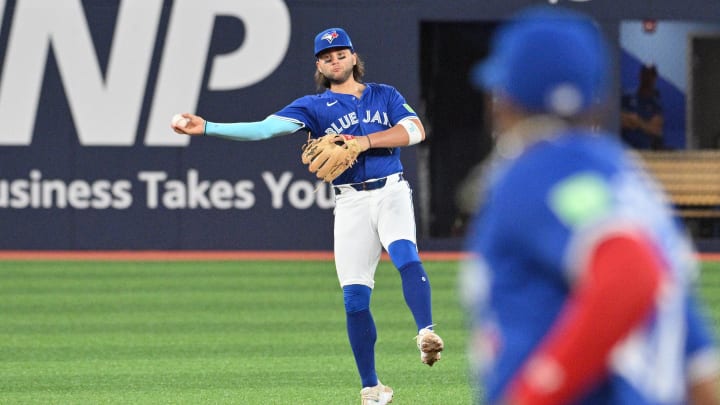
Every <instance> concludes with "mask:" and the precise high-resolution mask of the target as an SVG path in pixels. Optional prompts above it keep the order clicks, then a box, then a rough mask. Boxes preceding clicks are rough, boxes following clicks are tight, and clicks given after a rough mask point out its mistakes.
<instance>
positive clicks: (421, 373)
mask: <svg viewBox="0 0 720 405" xmlns="http://www.w3.org/2000/svg"><path fill="white" fill-rule="evenodd" d="M427 267H428V272H429V273H430V277H431V282H432V283H433V288H434V290H433V301H434V304H435V318H436V321H437V323H438V326H437V329H438V331H439V332H441V333H442V336H443V338H444V339H445V341H446V343H447V348H446V351H445V353H444V354H445V355H444V358H443V360H442V361H441V362H440V363H438V364H437V365H435V366H434V367H432V368H429V367H427V366H425V365H423V364H422V363H420V359H419V353H418V351H417V348H416V347H415V341H414V336H415V332H416V330H415V326H414V322H413V321H412V317H411V315H410V312H409V311H408V310H407V308H406V307H405V304H404V301H403V298H402V291H401V287H400V280H399V277H398V276H397V274H396V271H395V270H394V269H393V268H392V266H391V265H390V264H389V263H382V264H381V266H380V268H379V269H378V274H377V285H376V289H375V294H374V296H373V302H372V311H373V314H374V316H375V319H376V322H377V327H378V343H377V369H378V373H379V377H380V378H381V379H382V380H383V381H384V382H385V383H387V384H388V385H391V386H392V387H393V388H394V389H395V397H396V399H395V402H394V403H398V404H467V403H470V402H471V401H470V398H471V393H470V388H469V384H468V375H467V367H466V357H465V341H466V339H465V337H466V331H465V328H464V319H463V315H462V312H461V310H460V306H459V303H458V301H457V294H456V277H455V274H456V268H457V264H456V263H454V262H431V263H428V264H427ZM0 280H2V282H1V283H0V296H2V300H0V314H2V315H0V316H2V322H0V359H2V367H0V403H8V404H38V403H44V404H49V403H52V404H201V403H202V404H356V403H358V402H359V390H360V388H361V387H360V386H359V379H358V377H357V372H356V369H355V363H354V361H353V359H352V354H351V351H350V347H349V344H348V343H347V337H346V333H345V317H344V308H343V301H342V294H341V290H340V288H339V286H338V284H337V279H336V277H335V270H334V267H333V264H332V263H331V262H182V263H153V262H148V263H137V262H109V263H108V262H0Z"/></svg>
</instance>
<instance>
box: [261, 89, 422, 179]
mask: <svg viewBox="0 0 720 405" xmlns="http://www.w3.org/2000/svg"><path fill="white" fill-rule="evenodd" d="M273 115H274V116H277V117H281V118H284V119H290V120H292V121H295V122H297V123H299V124H301V125H303V127H304V129H305V130H307V131H309V132H310V134H311V136H313V137H315V138H318V137H321V136H323V135H326V134H345V135H355V136H365V135H368V134H371V133H373V132H378V131H384V130H386V129H389V128H391V127H393V126H394V125H395V124H397V123H398V122H400V121H401V120H402V119H404V118H407V117H417V114H416V113H415V111H413V110H412V108H410V106H409V105H408V104H407V102H406V101H405V98H403V96H402V95H401V94H400V92H398V91H397V90H396V89H395V88H394V87H391V86H388V85H385V84H376V83H366V87H365V91H363V94H362V97H360V98H357V97H355V96H353V95H350V94H340V93H334V92H332V91H330V90H326V91H325V92H324V93H321V94H316V95H309V96H305V97H301V98H299V99H297V100H295V101H293V102H292V103H290V104H289V105H288V106H286V107H285V108H283V109H282V110H280V111H278V112H277V113H275V114H273ZM402 170H403V168H402V163H401V162H400V148H384V149H379V148H378V149H370V150H368V151H366V152H363V153H362V154H360V156H359V157H358V161H357V163H355V165H353V166H352V167H351V168H349V169H348V170H346V171H345V172H344V173H343V174H341V175H340V176H339V177H338V178H337V179H335V180H334V181H333V183H334V184H347V183H360V182H363V181H366V180H369V179H378V178H382V177H387V176H389V175H391V174H394V173H398V172H401V171H402Z"/></svg>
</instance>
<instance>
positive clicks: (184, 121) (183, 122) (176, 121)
mask: <svg viewBox="0 0 720 405" xmlns="http://www.w3.org/2000/svg"><path fill="white" fill-rule="evenodd" d="M189 123H190V118H185V117H183V116H182V114H175V115H173V117H172V124H173V126H176V127H178V128H185V127H186V126H187V125H188V124H189Z"/></svg>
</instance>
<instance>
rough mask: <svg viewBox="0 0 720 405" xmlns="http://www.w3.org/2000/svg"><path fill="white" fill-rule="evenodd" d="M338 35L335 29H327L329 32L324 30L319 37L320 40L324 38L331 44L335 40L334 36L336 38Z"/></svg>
mask: <svg viewBox="0 0 720 405" xmlns="http://www.w3.org/2000/svg"><path fill="white" fill-rule="evenodd" d="M339 36H340V35H338V33H337V31H329V32H326V33H325V34H323V36H322V37H320V39H321V40H322V39H324V40H326V41H328V43H329V44H332V42H333V41H334V40H335V38H337V37H339Z"/></svg>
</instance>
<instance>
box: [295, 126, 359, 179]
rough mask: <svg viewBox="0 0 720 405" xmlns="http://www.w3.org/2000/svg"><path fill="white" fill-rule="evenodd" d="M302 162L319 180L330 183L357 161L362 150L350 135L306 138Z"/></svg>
mask: <svg viewBox="0 0 720 405" xmlns="http://www.w3.org/2000/svg"><path fill="white" fill-rule="evenodd" d="M302 150H303V152H302V162H303V163H304V164H306V165H308V170H310V172H312V173H315V175H316V176H317V177H318V178H319V179H323V180H324V181H326V182H328V183H330V182H332V181H333V180H335V179H336V178H337V177H338V176H339V175H341V174H342V173H343V172H344V171H345V170H347V169H348V168H349V167H351V166H352V165H353V164H354V163H355V161H357V157H358V155H359V154H360V153H361V152H362V148H361V147H360V144H359V143H358V141H357V139H355V137H354V136H352V135H332V134H330V135H325V136H322V137H320V138H314V139H313V138H308V141H307V143H305V145H303V147H302Z"/></svg>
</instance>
